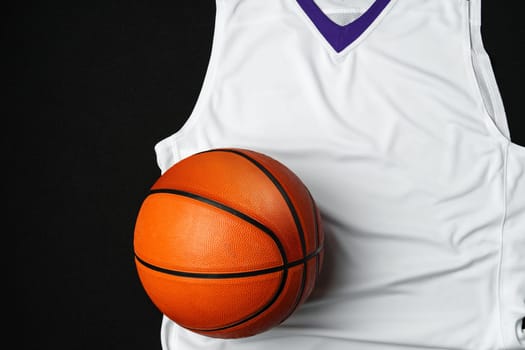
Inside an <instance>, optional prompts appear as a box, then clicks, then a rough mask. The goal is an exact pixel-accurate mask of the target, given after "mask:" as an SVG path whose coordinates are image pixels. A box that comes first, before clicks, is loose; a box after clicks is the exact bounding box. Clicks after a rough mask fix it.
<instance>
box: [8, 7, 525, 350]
mask: <svg viewBox="0 0 525 350" xmlns="http://www.w3.org/2000/svg"><path fill="white" fill-rule="evenodd" d="M261 1H262V0H261ZM519 3H520V2H519V1H517V0H515V1H506V2H505V6H502V4H501V3H498V2H497V1H485V2H484V7H483V27H482V30H483V36H484V42H485V47H486V50H487V51H488V53H489V55H490V57H491V59H492V63H493V67H494V71H495V73H496V78H497V81H498V84H499V87H500V91H501V94H502V96H503V100H504V104H505V108H506V110H507V114H508V122H509V127H510V129H511V134H512V137H513V141H514V142H515V143H518V144H521V145H525V128H524V127H523V126H522V125H523V123H520V118H521V117H522V116H523V115H524V112H525V102H524V101H523V93H522V92H523V85H522V84H523V81H524V69H523V63H524V61H523V58H522V53H523V43H524V39H523V36H524V34H525V32H524V29H523V26H522V23H521V20H522V16H521V15H520V14H521V11H520V9H521V8H520V7H519V5H518V4H519ZM214 14H215V6H214V3H213V2H212V1H188V2H180V1H155V2H145V1H144V2H138V1H107V2H101V3H98V4H96V3H93V2H80V1H70V2H39V3H36V2H34V3H32V2H29V3H28V2H25V3H19V4H18V5H11V6H10V7H7V8H4V16H3V17H4V20H3V21H2V32H1V33H2V44H3V45H2V56H3V59H4V60H5V61H4V79H3V81H4V88H6V90H7V92H5V93H4V94H3V96H4V101H5V102H4V104H3V107H4V109H3V113H2V114H3V117H4V118H3V120H4V121H3V125H4V126H3V132H2V134H3V137H2V144H3V150H4V153H5V154H6V155H7V156H6V157H5V158H4V159H5V160H4V170H3V172H4V173H6V174H7V175H8V176H7V178H6V177H5V176H4V182H3V188H4V200H5V202H6V203H4V207H5V206H7V212H5V210H4V213H5V216H4V217H5V221H4V222H5V224H4V225H5V226H4V229H3V236H4V244H3V247H4V252H5V253H6V256H7V257H12V256H13V254H12V253H11V251H12V250H14V259H13V258H8V259H4V261H7V266H6V270H7V271H8V273H7V278H6V279H4V285H7V286H8V290H9V291H10V292H11V293H12V294H10V295H12V297H10V299H5V297H4V304H5V305H4V310H5V317H4V319H7V320H8V321H9V322H8V323H9V326H8V328H4V333H7V334H8V335H10V336H12V337H13V338H14V341H15V345H13V348H18V349H20V348H22V349H36V348H39V349H130V350H131V349H160V337H159V332H160V321H161V314H160V313H159V312H158V311H157V310H156V309H155V307H154V306H153V304H152V303H151V302H150V301H149V299H148V298H147V296H146V294H145V292H144V291H143V289H142V287H141V285H140V283H139V280H138V277H137V275H136V271H135V266H134V263H133V249H132V241H133V227H134V220H135V217H136V214H137V212H138V209H139V206H140V204H141V202H142V199H143V198H144V196H145V194H146V193H147V190H148V188H149V186H151V184H152V183H153V182H154V181H155V180H156V178H157V177H158V175H159V170H158V168H157V165H156V162H155V155H154V152H153V146H154V145H155V143H156V142H158V141H159V140H160V139H162V138H164V137H166V136H168V135H170V134H171V133H173V132H175V131H176V130H177V129H178V128H180V127H181V125H182V124H183V122H184V121H185V119H186V117H187V116H188V115H189V113H190V112H191V109H192V108H193V104H194V102H195V100H196V98H197V95H198V93H199V90H200V88H201V84H202V80H203V77H204V72H205V69H206V65H207V61H208V58H209V52H210V48H211V39H212V33H213V20H214ZM12 238H14V241H15V243H14V246H11V243H10V242H12ZM6 280H7V283H5V282H6ZM9 310H11V311H9ZM13 311H14V313H13ZM7 313H9V314H11V313H12V316H11V315H10V316H11V317H9V318H8V317H7ZM5 329H8V332H6V331H5Z"/></svg>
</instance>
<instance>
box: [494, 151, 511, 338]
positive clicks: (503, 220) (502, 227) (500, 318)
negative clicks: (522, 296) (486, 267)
mask: <svg viewBox="0 0 525 350" xmlns="http://www.w3.org/2000/svg"><path fill="white" fill-rule="evenodd" d="M509 148H510V142H507V143H506V145H505V154H504V164H503V184H502V185H503V186H502V187H503V195H502V199H503V215H502V218H501V225H500V237H499V238H500V245H499V261H498V273H497V291H496V292H497V301H496V306H497V312H498V321H499V327H498V328H499V336H500V341H501V345H502V346H505V344H506V341H505V336H504V335H503V314H502V311H501V288H502V276H501V275H502V265H503V247H504V244H503V239H504V231H505V223H506V220H507V182H508V181H507V174H508V171H507V168H508V163H509V162H508V158H509Z"/></svg>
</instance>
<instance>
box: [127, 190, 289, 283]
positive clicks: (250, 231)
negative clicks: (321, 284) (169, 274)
mask: <svg viewBox="0 0 525 350" xmlns="http://www.w3.org/2000/svg"><path fill="white" fill-rule="evenodd" d="M134 248H135V253H136V255H137V256H138V257H139V258H140V259H142V260H144V261H146V262H147V263H149V264H152V265H155V266H157V267H159V268H162V269H168V270H174V271H180V272H191V273H235V272H250V271H255V270H261V269H267V268H274V267H278V266H282V265H283V262H284V261H283V257H282V255H281V252H280V250H279V248H278V242H277V241H275V240H274V239H272V237H271V236H269V235H268V234H267V233H265V232H263V231H261V230H260V229H259V228H257V227H255V226H253V225H252V224H250V223H249V222H247V221H245V220H243V219H241V218H239V217H237V216H235V215H233V214H231V213H229V212H226V211H224V210H221V209H218V208H216V207H214V206H211V205H209V204H206V203H203V202H200V201H197V200H194V199H192V198H188V197H184V196H178V195H173V194H169V193H155V194H152V195H150V196H148V197H147V198H146V200H145V201H144V203H143V206H142V208H141V210H140V213H139V215H138V217H137V223H136V226H135V238H134Z"/></svg>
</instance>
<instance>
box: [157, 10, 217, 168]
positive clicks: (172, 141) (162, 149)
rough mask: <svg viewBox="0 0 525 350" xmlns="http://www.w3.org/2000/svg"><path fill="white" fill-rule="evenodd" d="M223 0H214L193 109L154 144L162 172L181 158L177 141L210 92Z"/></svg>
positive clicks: (213, 78) (191, 123)
mask: <svg viewBox="0 0 525 350" xmlns="http://www.w3.org/2000/svg"><path fill="white" fill-rule="evenodd" d="M223 1H224V0H215V17H214V18H215V22H214V29H213V35H212V44H211V52H210V56H209V58H208V64H207V67H206V71H205V74H204V80H203V82H202V85H201V89H200V91H199V94H198V96H197V99H196V101H195V104H194V106H193V109H192V111H191V113H190V115H189V117H188V118H187V119H186V121H185V122H184V124H183V125H182V127H181V128H180V129H179V130H177V131H176V132H175V133H173V134H171V135H170V136H168V137H166V138H164V139H162V140H160V141H159V142H158V143H157V144H155V146H154V150H155V154H156V157H157V165H158V166H159V168H160V169H161V172H162V173H163V172H164V171H166V170H167V169H168V168H169V167H170V166H171V165H173V164H174V163H176V162H177V161H178V160H180V158H181V152H180V149H179V144H178V141H179V140H180V139H181V138H182V137H183V136H184V134H185V133H187V132H188V130H189V129H191V128H192V126H193V125H194V124H195V122H196V121H197V120H198V119H199V118H200V117H201V109H202V105H203V104H204V103H205V101H206V100H207V99H208V98H209V96H210V92H211V91H212V90H213V84H214V81H215V71H216V66H217V60H218V56H219V52H220V49H221V46H222V31H223V30H222V28H223V24H224V20H223V15H222V12H223Z"/></svg>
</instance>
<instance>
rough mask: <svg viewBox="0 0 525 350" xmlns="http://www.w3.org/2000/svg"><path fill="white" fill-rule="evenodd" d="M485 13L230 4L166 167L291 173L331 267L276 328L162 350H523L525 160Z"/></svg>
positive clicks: (221, 10)
mask: <svg viewBox="0 0 525 350" xmlns="http://www.w3.org/2000/svg"><path fill="white" fill-rule="evenodd" d="M480 1H481V0H375V1H374V0H217V1H216V8H217V10H216V21H215V32H214V38H213V45H212V53H211V57H210V61H209V66H208V70H207V73H206V77H205V80H204V83H203V86H202V91H201V93H200V95H199V97H198V100H197V101H196V104H195V107H194V109H193V112H192V113H191V115H190V116H189V119H188V120H187V122H186V123H185V125H184V126H183V127H182V128H181V129H180V130H178V131H177V132H176V133H175V134H173V135H171V136H169V137H167V138H165V139H164V140H161V141H160V142H159V143H158V144H157V145H156V146H155V151H156V154H157V159H158V164H159V166H160V168H161V171H162V172H164V171H165V170H166V169H167V168H168V167H170V166H171V165H173V164H174V163H176V162H177V161H179V160H181V159H183V158H185V157H187V156H189V155H192V154H194V153H196V152H199V151H203V150H207V149H211V148H218V147H241V148H248V149H252V150H255V151H259V152H262V153H265V154H267V155H269V156H271V157H274V158H275V159H277V160H278V161H281V162H282V163H284V164H286V165H287V166H288V167H289V168H290V169H292V170H293V171H294V172H295V173H296V174H297V175H298V176H299V177H300V178H301V179H302V180H303V182H304V183H305V184H306V185H307V186H308V188H309V189H310V191H311V193H312V195H313V196H314V198H315V200H316V202H317V204H318V205H319V208H320V210H321V213H322V217H323V220H324V227H325V231H326V232H325V233H326V246H325V249H326V251H325V264H324V268H323V270H322V273H321V280H320V282H319V284H318V285H317V286H316V289H315V290H314V293H313V295H312V296H311V297H310V298H309V300H308V301H307V302H306V303H305V304H303V305H302V306H300V307H299V308H298V309H297V310H296V311H295V312H294V314H293V315H292V316H291V317H290V318H288V319H287V320H285V321H284V322H283V323H282V324H280V325H279V326H277V327H276V328H274V329H271V330H269V331H267V332H264V333H261V334H259V335H255V336H252V337H248V338H243V339H230V340H223V339H215V338H210V337H205V336H201V335H197V334H194V333H192V332H191V331H188V330H186V329H183V328H181V327H179V326H178V325H177V324H175V323H174V322H172V321H171V320H169V319H167V318H166V317H164V319H163V322H162V328H161V342H162V346H163V348H164V349H169V350H190V349H191V350H195V349H215V350H216V349H222V350H248V349H249V350H269V349H283V350H313V349H316V350H317V349H322V350H399V349H447V350H449V349H461V350H467V349H468V350H493V349H523V348H525V339H524V335H523V331H522V330H521V322H522V318H523V317H524V316H525V258H524V257H525V148H524V147H521V146H519V145H517V144H514V143H512V142H511V140H510V135H509V130H508V127H507V122H506V115H505V111H504V106H503V103H502V99H501V96H500V94H499V91H498V87H497V85H496V80H495V77H494V74H493V70H492V68H491V63H490V60H489V57H488V56H487V54H486V52H485V49H484V48H483V45H482V39H481V32H480V13H481V9H480V7H481V4H480Z"/></svg>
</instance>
